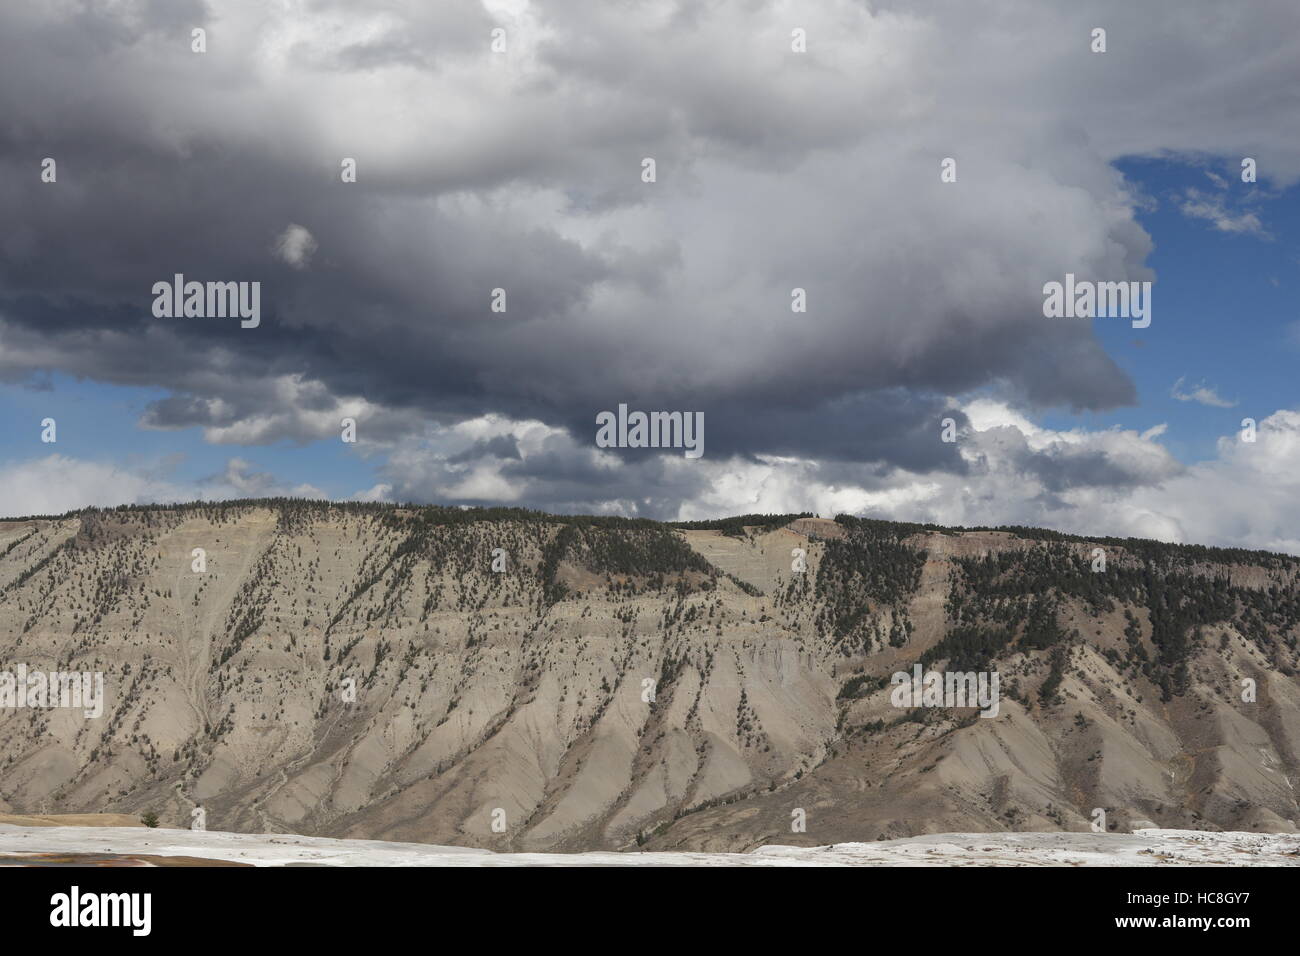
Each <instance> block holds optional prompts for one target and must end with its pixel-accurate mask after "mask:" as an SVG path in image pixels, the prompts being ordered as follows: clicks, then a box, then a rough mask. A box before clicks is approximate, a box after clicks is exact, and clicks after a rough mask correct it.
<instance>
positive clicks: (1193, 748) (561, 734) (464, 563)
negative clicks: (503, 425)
mask: <svg viewBox="0 0 1300 956" xmlns="http://www.w3.org/2000/svg"><path fill="white" fill-rule="evenodd" d="M751 520H753V521H754V522H756V523H752V524H750V523H747V522H745V521H731V522H718V523H716V524H715V525H714V526H695V527H692V526H683V527H681V528H673V527H669V526H666V525H660V524H655V523H651V522H629V521H619V520H612V519H557V518H552V517H549V516H545V515H538V514H532V513H525V512H514V511H482V512H478V511H457V510H448V509H435V508H428V509H407V510H403V509H394V508H389V507H378V506H361V505H347V506H329V505H324V504H303V503H293V502H278V501H267V502H233V503H229V504H225V505H211V506H186V507H179V508H144V509H135V510H122V511H109V512H102V511H90V512H80V513H77V514H73V515H69V516H64V517H62V518H48V519H47V518H41V519H33V520H22V521H8V522H0V671H4V670H7V671H10V672H13V671H15V669H16V667H17V666H18V665H19V664H22V665H24V666H25V667H26V668H27V669H28V670H29V671H42V672H49V671H55V670H62V671H84V672H94V673H100V674H102V675H103V688H104V691H103V712H102V715H101V716H99V717H97V718H89V717H87V716H85V713H84V712H83V710H78V709H72V708H56V709H48V708H45V709H43V708H30V707H29V708H15V709H8V708H5V707H3V706H0V812H15V813H21V812H25V813H40V812H112V813H131V814H138V813H141V812H144V811H146V810H153V811H156V812H157V813H158V814H159V816H160V817H161V818H162V820H163V821H164V823H168V824H172V825H179V826H187V825H189V823H190V821H191V814H192V810H193V808H195V807H197V806H202V808H203V810H204V813H205V814H206V823H207V826H208V828H210V829H226V830H239V831H261V832H265V831H294V832H300V833H308V834H317V835H330V836H349V837H366V838H375V839H386V840H401V841H420V842H431V843H447V844H465V845H476V846H486V847H492V848H497V849H515V850H541V849H548V850H556V849H562V850H572V849H596V848H617V847H627V846H636V845H637V844H638V843H642V844H644V845H646V846H648V847H652V848H657V849H668V848H692V849H707V850H736V849H746V848H749V847H752V846H755V845H758V844H762V843H778V842H780V843H793V844H804V845H815V844H825V843H832V842H845V841H855V840H876V839H878V838H881V837H901V836H909V835H914V834H920V833H932V832H942V831H973V830H976V831H977V830H1004V829H1014V830H1027V829H1028V830H1049V829H1069V830H1083V829H1087V828H1088V826H1089V824H1090V823H1091V822H1092V820H1093V819H1094V811H1095V809H1097V808H1101V809H1103V810H1104V811H1105V819H1106V825H1107V827H1108V828H1109V829H1112V830H1127V829H1129V828H1130V827H1133V826H1135V825H1143V824H1142V821H1149V822H1150V823H1151V824H1155V825H1159V826H1162V827H1188V828H1208V829H1247V830H1249V829H1257V830H1294V829H1295V828H1296V824H1297V823H1300V807H1298V806H1297V801H1296V792H1295V788H1294V785H1295V782H1296V781H1297V780H1300V760H1298V757H1300V681H1298V680H1297V676H1296V673H1297V672H1296V666H1297V635H1298V634H1300V592H1298V591H1297V584H1296V576H1297V570H1298V569H1300V561H1297V560H1296V559H1292V558H1284V557H1280V556H1274V555H1266V554H1262V553H1247V552H1238V551H1222V550H1211V549H1204V548H1193V547H1176V546H1168V545H1158V544H1154V543H1151V542H1138V541H1129V542H1115V541H1098V542H1090V541H1083V540H1080V539H1072V538H1065V537H1063V536H1059V535H1052V534H1049V533H1043V532H1035V531H1032V530H1030V529H1016V530H1012V531H970V532H960V533H954V532H948V531H945V530H941V529H933V528H922V527H919V526H908V525H900V524H889V523H884V522H867V521H858V520H855V519H848V518H846V519H841V520H839V521H837V522H832V521H824V520H819V519H814V518H807V517H803V518H794V517H793V516H791V517H788V518H780V519H751ZM1098 548H1100V549H1101V551H1102V553H1103V555H1104V558H1105V567H1104V570H1103V569H1098V570H1094V567H1096V554H1095V549H1098ZM195 549H202V552H203V554H202V558H201V559H199V558H196V557H195V553H194V552H195ZM795 549H800V550H801V552H802V561H803V562H804V563H805V565H806V570H804V571H797V570H794V569H793V567H792V566H793V565H796V564H797V563H798V562H799V560H800V556H799V555H792V552H793V551H794V550H795ZM494 564H495V568H497V569H500V570H494ZM196 566H199V567H201V568H202V569H201V570H196V569H195V568H196ZM918 662H919V663H921V664H922V665H923V668H924V669H930V668H933V669H935V670H940V671H942V670H950V671H957V670H962V671H968V672H980V673H985V674H988V673H991V672H996V674H997V675H998V678H999V686H1000V691H1001V693H1000V700H999V705H998V713H997V716H996V717H989V718H981V717H980V716H979V715H978V712H977V711H976V710H974V709H971V708H947V707H920V708H914V707H910V706H909V707H897V706H895V705H894V702H892V701H891V697H892V696H893V691H894V688H893V687H892V686H891V685H890V683H889V679H890V675H891V674H893V673H894V672H895V671H908V672H910V671H911V669H912V667H913V665H914V664H916V663H918ZM1243 681H1251V682H1253V689H1254V692H1253V694H1252V693H1250V692H1249V688H1250V686H1251V685H1247V684H1243ZM1243 697H1245V698H1246V699H1243ZM1251 698H1253V699H1251Z"/></svg>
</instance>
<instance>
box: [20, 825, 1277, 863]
mask: <svg viewBox="0 0 1300 956" xmlns="http://www.w3.org/2000/svg"><path fill="white" fill-rule="evenodd" d="M23 853H94V854H101V853H116V854H123V855H146V854H147V855H151V856H188V857H200V858H204V859H214V860H230V861H234V862H238V863H250V864H253V865H255V866H286V865H290V864H296V865H304V864H306V865H313V864H314V865H323V866H954V865H958V866H1180V865H1181V866H1204V865H1226V866H1300V835H1297V834H1282V833H1210V832H1205V831H1200V830H1137V831H1135V832H1134V833H1123V834H1102V833H936V834H931V835H928V836H920V837H910V838H907V839H903V840H888V841H881V842H878V843H840V844H836V845H834V846H821V847H788V846H765V847H760V848H758V849H757V850H754V851H752V852H750V853H691V852H656V853H640V852H629V853H612V852H609V853H606V852H598V853H493V852H491V851H489V850H475V849H468V848H464V847H449V846H431V845H428V844H423V843H384V842H381V841H378V840H334V839H329V838H326V837H308V836H296V835H292V834H278V833H222V832H215V831H193V830H165V829H154V830H150V829H144V828H140V827H20V826H11V825H8V824H0V856H2V855H15V854H23Z"/></svg>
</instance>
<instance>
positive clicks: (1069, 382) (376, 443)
mask: <svg viewBox="0 0 1300 956" xmlns="http://www.w3.org/2000/svg"><path fill="white" fill-rule="evenodd" d="M1099 28H1100V29H1102V30H1104V31H1105V36H1104V41H1105V49H1104V51H1101V50H1099V49H1096V47H1098V45H1099V44H1098V39H1097V37H1096V35H1095V32H1094V31H1096V30H1097V29H1099ZM196 29H198V30H201V31H202V33H201V34H199V35H198V36H197V37H196V35H195V32H194V31H195V30H196ZM1297 80H1300V5H1297V4H1295V3H1294V2H1293V0H1285V2H1283V0H1277V2H1273V0H1259V2H1250V3H1243V4H1235V5H1225V4H1222V3H1218V2H1209V0H1180V2H1178V3H1172V2H1169V3H1160V4H1132V3H1130V2H1109V0H1091V2H1087V3H1080V4H1069V5H1066V4H1043V3H1041V2H1033V0H950V2H947V0H935V2H929V3H923V4H918V3H903V2H879V3H869V2H861V0H856V2H850V0H825V2H821V3H817V4H800V3H780V2H761V0H749V2H728V0H718V2H712V3H706V4H700V3H684V2H683V3H672V2H659V0H638V2H635V3H633V2H626V3H624V2H608V3H602V4H600V5H593V4H589V3H579V2H567V0H564V2H561V0H549V2H544V3H527V2H522V0H509V2H505V0H492V2H483V3H471V2H463V3H447V4H442V3H439V4H428V3H422V2H414V0H412V2H406V0H384V2H374V0H371V2H343V0H315V2H311V0H294V2H289V0H284V2H257V3H254V2H225V0H223V2H216V0H214V2H208V3H203V2H199V0H167V2H163V0H112V2H107V0H104V2H69V0H51V2H48V3H41V4H6V5H3V6H0V424H2V425H3V427H2V428H0V514H3V515H8V516H19V515H31V514H49V513H61V512H64V511H67V510H71V509H75V508H80V507H85V506H90V505H95V506H110V505H116V504H123V503H148V502H168V501H184V500H194V499H198V498H203V499H213V500H219V499H227V498H237V497H253V496H266V495H295V496H303V497H328V498H333V499H338V500H368V501H403V502H411V501H413V502H433V503H439V504H452V505H499V504H504V505H514V506H524V507H534V508H541V509H544V510H548V511H555V512H579V513H596V514H622V515H639V516H646V517H652V518H658V519H683V520H689V519H699V518H707V517H717V516H724V515H729V514H743V513H750V512H797V511H811V512H815V513H818V514H824V515H833V514H836V513H840V512H846V513H851V514H862V515H869V516H872V517H879V518H893V519H899V520H919V521H933V522H938V523H942V524H949V525H997V524H1024V525H1036V526H1041V527H1049V528H1055V529H1058V530H1063V531H1070V532H1075V533H1080V534H1095V535H1103V534H1104V535H1118V536H1126V535H1132V536H1140V537H1151V538H1158V539H1161V540H1166V541H1181V542H1196V543H1204V544H1215V545H1227V546H1240V547H1250V548H1266V549H1271V550H1280V551H1287V552H1291V553H1300V520H1298V519H1300V393H1298V391H1297V389H1296V387H1295V375H1294V369H1295V368H1296V363H1297V360H1300V314H1298V313H1297V310H1296V308H1295V306H1294V303H1295V301H1296V291H1297V287H1298V284H1300V192H1298V190H1297V186H1296V183H1297V180H1300V137H1297V136H1296V135H1295V130H1296V129H1297V121H1298V120H1300V83H1298V82H1297ZM1248 158H1249V159H1250V160H1253V166H1254V170H1255V175H1254V176H1253V177H1249V176H1245V175H1243V167H1242V163H1243V160H1245V159H1248ZM646 159H652V160H653V161H654V171H653V172H654V175H653V181H647V175H648V174H647V173H646V163H645V160H646ZM947 159H951V160H953V161H954V163H953V164H951V165H950V167H948V168H949V169H950V171H951V172H952V173H955V175H952V174H950V175H944V170H945V165H944V161H945V160H947ZM50 160H52V161H53V162H52V163H50V162H49V161H50ZM349 168H354V169H355V177H354V180H355V181H348V180H349V172H348V169H349ZM1247 179H1253V181H1246V180H1247ZM178 273H179V274H182V275H184V276H185V278H186V280H188V281H199V282H238V283H248V284H251V283H253V282H256V283H258V284H259V286H258V288H259V295H260V311H259V314H258V321H257V323H256V325H255V326H251V327H242V325H241V322H240V319H239V318H238V317H234V316H223V315H195V316H188V317H186V316H181V317H173V316H170V315H167V314H159V309H158V308H157V306H156V303H155V291H154V286H155V283H159V282H167V283H169V282H171V280H172V277H173V276H174V275H176V274H178ZM1067 274H1069V275H1074V276H1076V277H1078V278H1079V279H1081V280H1086V281H1095V282H1129V283H1148V282H1149V283H1150V299H1149V301H1150V306H1151V323H1150V325H1149V326H1147V327H1145V328H1135V327H1133V324H1132V322H1131V321H1130V319H1129V318H1126V317H1122V316H1097V317H1092V318H1087V317H1084V318H1077V317H1075V318H1063V317H1049V316H1048V315H1046V314H1045V309H1044V286H1045V285H1046V284H1047V283H1051V282H1064V281H1065V277H1066V276H1067ZM1139 288H1140V286H1139ZM497 289H501V290H504V311H500V310H494V308H493V305H494V295H495V293H494V290H497ZM795 289H801V290H803V298H804V301H805V303H806V310H805V311H795V309H794V307H793V305H792V303H793V302H794V301H795V300H794V298H793V290H795ZM497 304H498V305H499V304H500V303H499V300H498V301H497ZM621 404H622V405H626V406H627V407H628V408H629V409H630V410H634V411H635V410H642V411H645V412H651V411H677V412H681V413H683V414H687V415H695V414H697V413H698V414H701V415H702V416H703V420H704V423H705V428H704V453H703V455H702V456H701V457H698V458H693V457H688V456H686V455H685V454H684V453H683V450H682V449H681V448H667V449H643V448H635V447H602V445H601V444H599V443H598V442H597V426H596V421H597V416H598V415H600V413H602V412H611V411H617V409H618V407H619V406H620V405H621ZM51 419H52V420H53V422H54V433H53V434H52V435H51V434H50V429H49V428H48V426H47V425H46V424H43V423H45V422H47V421H48V420H51ZM344 419H350V420H352V421H354V422H355V438H356V440H355V441H354V442H352V441H345V440H344V438H345V437H346V436H345V435H344V428H343V424H342V423H343V421H344ZM1247 419H1249V420H1250V421H1251V422H1253V423H1254V426H1253V429H1250V428H1246V427H1244V426H1243V422H1244V421H1245V420H1247ZM949 421H950V422H951V427H945V426H946V424H947V423H948V422H949ZM51 437H52V438H54V440H53V441H48V440H45V439H49V438H51ZM945 438H951V439H953V440H950V441H949V440H945Z"/></svg>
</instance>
